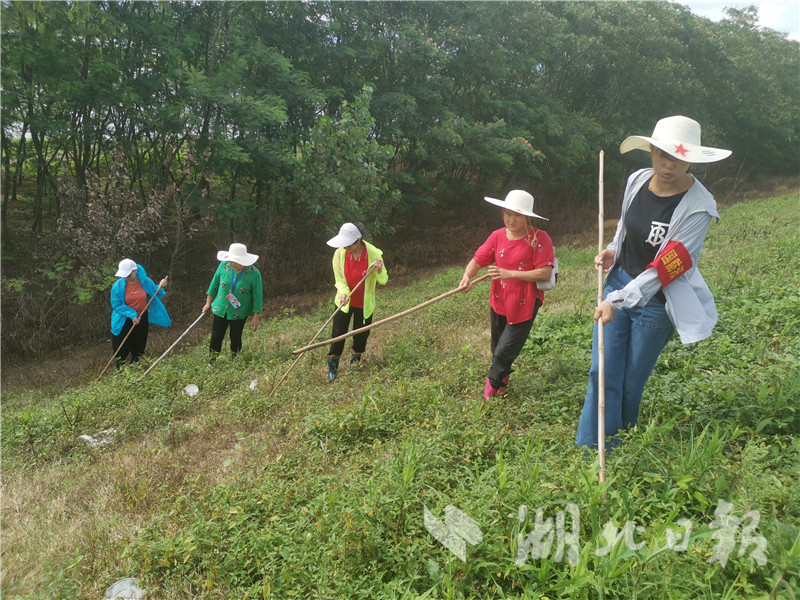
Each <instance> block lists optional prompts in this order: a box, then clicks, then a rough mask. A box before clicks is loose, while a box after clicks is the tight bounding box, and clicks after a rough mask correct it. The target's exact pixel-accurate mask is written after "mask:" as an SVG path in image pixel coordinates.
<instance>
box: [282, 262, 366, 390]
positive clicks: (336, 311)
mask: <svg viewBox="0 0 800 600" xmlns="http://www.w3.org/2000/svg"><path fill="white" fill-rule="evenodd" d="M365 252H366V250H365ZM374 269H375V263H372V264H371V265H370V267H369V269H367V272H366V274H365V275H364V277H362V278H361V281H359V282H358V283H357V284H356V286H355V287H354V288H353V289H352V290H350V293H349V294H348V295H347V298H345V300H344V302H342V303H341V304H340V305H339V306H337V307H336V310H335V311H333V314H331V316H330V317H328V320H327V321H325V323H324V324H323V325H322V327H320V328H319V331H317V333H316V334H315V335H314V337H312V338H311V339H310V340H309V342H308V343H309V344H313V343H314V340H316V339H317V337H319V334H320V333H322V330H323V329H325V328H326V327H327V326H328V323H330V322H331V321H332V320H333V317H335V316H336V313H338V312H339V311H340V310H341V308H342V306H344V305H345V304H347V303H348V302H350V297H351V296H352V295H353V294H354V293H355V292H356V290H357V289H358V288H359V286H360V285H361V284H362V283H364V282H365V281H366V279H367V277H368V276H369V274H370V273H372V271H373V270H374ZM303 356H304V354H301V355H300V356H298V357H297V358H296V359H294V362H293V363H292V365H291V366H290V367H289V368H288V369H286V373H284V374H283V377H281V379H280V381H278V383H276V384H275V387H274V388H272V391H271V392H270V393H269V396H267V400H269V399H270V398H272V396H273V394H275V391H276V390H277V389H278V387H279V386H280V385H281V384H282V383H283V380H284V379H286V376H287V375H289V372H290V371H291V370H292V369H294V366H295V365H296V364H297V363H298V362H300V359H301V358H303Z"/></svg>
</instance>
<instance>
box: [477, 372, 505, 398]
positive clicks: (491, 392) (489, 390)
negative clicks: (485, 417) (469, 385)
mask: <svg viewBox="0 0 800 600" xmlns="http://www.w3.org/2000/svg"><path fill="white" fill-rule="evenodd" d="M505 395H506V389H505V388H504V387H500V388H493V387H492V382H491V381H489V378H488V377H487V378H486V387H484V388H483V397H484V399H485V400H488V399H489V398H491V397H493V396H497V397H502V396H505Z"/></svg>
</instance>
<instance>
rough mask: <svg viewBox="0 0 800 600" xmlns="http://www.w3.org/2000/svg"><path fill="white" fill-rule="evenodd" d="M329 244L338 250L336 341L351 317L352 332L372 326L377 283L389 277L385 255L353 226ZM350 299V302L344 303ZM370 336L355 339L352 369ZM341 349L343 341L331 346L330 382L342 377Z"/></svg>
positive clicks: (347, 226) (347, 225)
mask: <svg viewBox="0 0 800 600" xmlns="http://www.w3.org/2000/svg"><path fill="white" fill-rule="evenodd" d="M328 245H329V246H331V247H333V248H336V252H334V253H333V276H334V278H335V280H336V298H335V302H336V306H338V307H339V310H338V311H337V312H336V314H335V315H334V317H333V326H332V331H331V337H332V338H335V337H338V336H340V335H343V334H345V333H347V328H348V327H349V326H350V319H351V318H352V320H353V330H356V329H360V328H362V327H364V326H366V325H369V324H370V323H372V313H373V311H374V310H375V284H377V283H380V284H381V285H386V282H387V281H389V274H388V273H387V272H386V269H385V268H384V266H383V252H381V251H380V250H379V249H378V248H376V247H375V246H373V245H372V244H370V243H369V242H366V241H364V239H363V234H362V232H361V230H360V229H359V228H358V227H357V226H356V225H354V224H353V223H345V224H344V225H342V226H341V228H340V229H339V234H338V235H336V236H335V237H333V238H331V239H330V240H328ZM372 265H374V266H375V268H374V269H373V270H372V272H371V273H370V274H369V276H368V277H367V278H366V280H365V281H364V283H362V284H361V285H358V283H359V282H360V281H361V280H362V279H363V278H364V276H365V275H366V274H367V271H368V270H369V268H370V266H372ZM357 285H358V287H356V286H357ZM354 288H355V289H354ZM351 293H352V295H351ZM348 296H350V299H349V301H348V302H347V303H346V304H345V301H346V300H347V298H348ZM368 337H369V331H365V332H364V333H359V334H356V335H354V336H353V350H352V352H353V353H352V355H351V357H350V365H351V366H353V365H354V364H356V363H358V362H359V361H360V360H361V355H362V354H363V352H364V350H365V349H366V347H367V338H368ZM342 350H344V340H342V341H340V342H335V343H333V344H331V347H330V351H329V353H328V381H329V382H333V381H335V380H336V376H337V375H338V374H339V358H340V357H341V355H342Z"/></svg>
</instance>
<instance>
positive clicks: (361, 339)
mask: <svg viewBox="0 0 800 600" xmlns="http://www.w3.org/2000/svg"><path fill="white" fill-rule="evenodd" d="M351 317H352V319H353V331H355V330H356V329H361V328H362V327H365V326H367V325H369V324H370V323H372V315H370V316H369V318H368V319H364V309H363V308H353V307H352V306H351V307H350V311H349V312H342V311H340V310H339V311H337V312H336V314H335V315H334V316H333V326H332V329H331V337H332V338H335V337H339V336H340V335H344V334H345V333H347V328H348V327H349V326H350V318H351ZM368 337H369V331H365V332H364V333H357V334H356V335H354V336H353V352H355V353H356V354H361V353H362V352H364V350H366V349H367V338H368ZM344 343H345V340H342V341H340V342H335V343H333V344H331V349H330V351H329V352H328V354H330V355H332V356H339V355H341V353H342V350H344Z"/></svg>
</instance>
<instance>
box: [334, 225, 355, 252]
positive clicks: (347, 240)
mask: <svg viewBox="0 0 800 600" xmlns="http://www.w3.org/2000/svg"><path fill="white" fill-rule="evenodd" d="M361 237H362V236H361V230H360V229H359V228H358V227H357V226H355V225H353V223H345V224H344V225H342V226H341V227H340V228H339V233H338V234H337V235H335V236H334V237H332V238H331V239H329V240H328V246H331V247H332V248H347V247H348V246H352V245H353V244H355V243H356V242H357V241H358V240H360V239H361Z"/></svg>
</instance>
